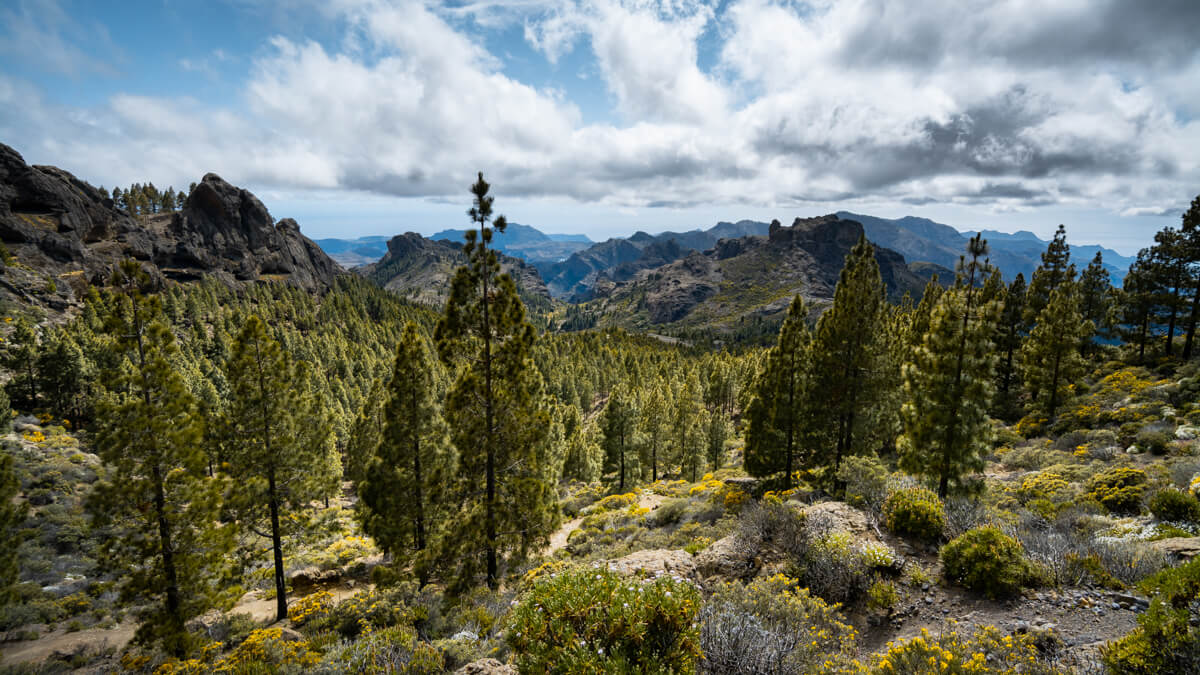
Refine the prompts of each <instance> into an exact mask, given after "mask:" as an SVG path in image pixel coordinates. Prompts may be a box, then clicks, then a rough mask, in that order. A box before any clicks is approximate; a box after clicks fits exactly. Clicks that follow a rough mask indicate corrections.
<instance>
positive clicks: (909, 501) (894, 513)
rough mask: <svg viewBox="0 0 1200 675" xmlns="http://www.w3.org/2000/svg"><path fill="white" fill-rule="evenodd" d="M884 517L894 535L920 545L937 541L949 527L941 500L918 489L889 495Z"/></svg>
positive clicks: (926, 491) (884, 504)
mask: <svg viewBox="0 0 1200 675" xmlns="http://www.w3.org/2000/svg"><path fill="white" fill-rule="evenodd" d="M883 517H884V522H885V524H886V525H887V528H888V529H889V530H891V531H892V532H894V533H895V534H898V535H901V536H909V537H914V538H916V539H919V540H921V541H930V542H932V541H937V539H938V537H940V536H941V535H942V528H944V527H945V526H946V512H945V507H944V506H943V504H942V500H940V499H938V496H937V495H936V494H934V493H933V492H931V491H929V490H926V489H925V488H919V487H913V488H905V489H902V490H897V491H895V492H893V493H892V494H890V495H888V498H887V501H885V502H884V503H883Z"/></svg>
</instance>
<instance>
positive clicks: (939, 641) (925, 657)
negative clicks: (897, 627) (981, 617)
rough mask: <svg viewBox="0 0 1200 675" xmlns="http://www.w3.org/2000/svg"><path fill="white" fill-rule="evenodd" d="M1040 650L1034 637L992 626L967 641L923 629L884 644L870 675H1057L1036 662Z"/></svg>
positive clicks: (1056, 671) (1055, 670)
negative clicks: (885, 645)
mask: <svg viewBox="0 0 1200 675" xmlns="http://www.w3.org/2000/svg"><path fill="white" fill-rule="evenodd" d="M1040 652H1041V650H1040V649H1039V645H1038V639H1037V637H1036V636H1034V635H1029V634H1026V635H1004V634H1003V633H1001V632H1000V631H999V630H998V629H996V628H995V627H994V626H981V627H979V628H977V629H976V630H975V633H974V634H973V635H971V637H969V638H963V637H960V636H959V635H958V633H957V632H956V631H949V632H944V633H941V634H939V635H937V636H934V635H932V634H930V632H929V630H928V629H926V628H922V629H921V634H920V635H918V636H917V637H914V638H912V639H910V640H904V641H901V642H897V643H890V642H889V643H888V649H887V651H886V652H883V653H882V654H877V655H876V656H875V662H874V667H873V668H872V669H871V671H870V672H871V673H872V675H874V674H876V673H877V674H879V675H925V674H926V673H948V674H949V675H967V674H968V673H971V674H976V675H989V674H991V673H995V674H996V675H999V674H1001V673H1004V674H1008V673H1028V674H1030V675H1051V674H1055V673H1060V672H1063V671H1059V670H1057V669H1055V668H1054V667H1053V666H1051V665H1049V664H1047V663H1044V662H1043V661H1042V660H1041V659H1039V656H1040Z"/></svg>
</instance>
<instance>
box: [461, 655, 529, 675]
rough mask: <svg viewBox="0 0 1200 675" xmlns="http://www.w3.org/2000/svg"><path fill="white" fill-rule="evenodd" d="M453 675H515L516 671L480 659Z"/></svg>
mask: <svg viewBox="0 0 1200 675" xmlns="http://www.w3.org/2000/svg"><path fill="white" fill-rule="evenodd" d="M454 675H517V669H516V668H514V667H513V666H510V665H508V664H506V663H500V662H499V661H497V660H496V659H480V660H479V661H472V662H471V663H468V664H467V665H465V666H463V667H462V668H459V669H458V670H456V671H454Z"/></svg>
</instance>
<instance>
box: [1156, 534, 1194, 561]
mask: <svg viewBox="0 0 1200 675" xmlns="http://www.w3.org/2000/svg"><path fill="white" fill-rule="evenodd" d="M1150 545H1151V546H1153V547H1154V548H1156V549H1158V550H1160V551H1162V552H1163V553H1166V554H1168V555H1173V556H1175V557H1177V558H1181V559H1183V560H1190V559H1192V558H1195V557H1196V556H1198V555H1200V537H1171V538H1170V539H1159V540H1158V541H1152V542H1150Z"/></svg>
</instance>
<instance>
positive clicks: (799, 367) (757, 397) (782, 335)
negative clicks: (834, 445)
mask: <svg viewBox="0 0 1200 675" xmlns="http://www.w3.org/2000/svg"><path fill="white" fill-rule="evenodd" d="M811 348H812V334H811V332H810V331H809V328H808V308H807V307H805V305H804V300H803V299H802V298H801V297H800V296H799V295H797V296H796V297H795V298H793V299H792V302H791V305H789V306H788V313H787V317H786V318H784V320H783V326H782V327H780V329H779V340H778V342H777V343H776V344H775V346H774V347H772V348H771V349H770V350H769V351H768V352H767V355H766V359H765V361H764V362H763V365H762V370H761V371H760V372H759V374H758V379H757V380H756V381H755V384H754V397H753V398H752V399H751V401H750V405H749V407H748V408H747V410H746V451H745V467H746V472H747V473H749V474H750V475H751V476H759V477H766V476H776V475H782V478H783V480H782V483H783V488H784V489H788V488H791V486H792V473H793V472H794V471H796V470H798V469H800V468H802V467H805V468H806V467H807V464H808V462H807V459H808V452H809V451H811V449H812V446H811V445H809V444H808V443H807V442H806V441H807V440H808V436H807V433H808V432H809V429H810V425H809V417H808V412H809V411H810V403H809V388H808V360H809V356H810V353H811V352H810V350H811Z"/></svg>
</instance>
